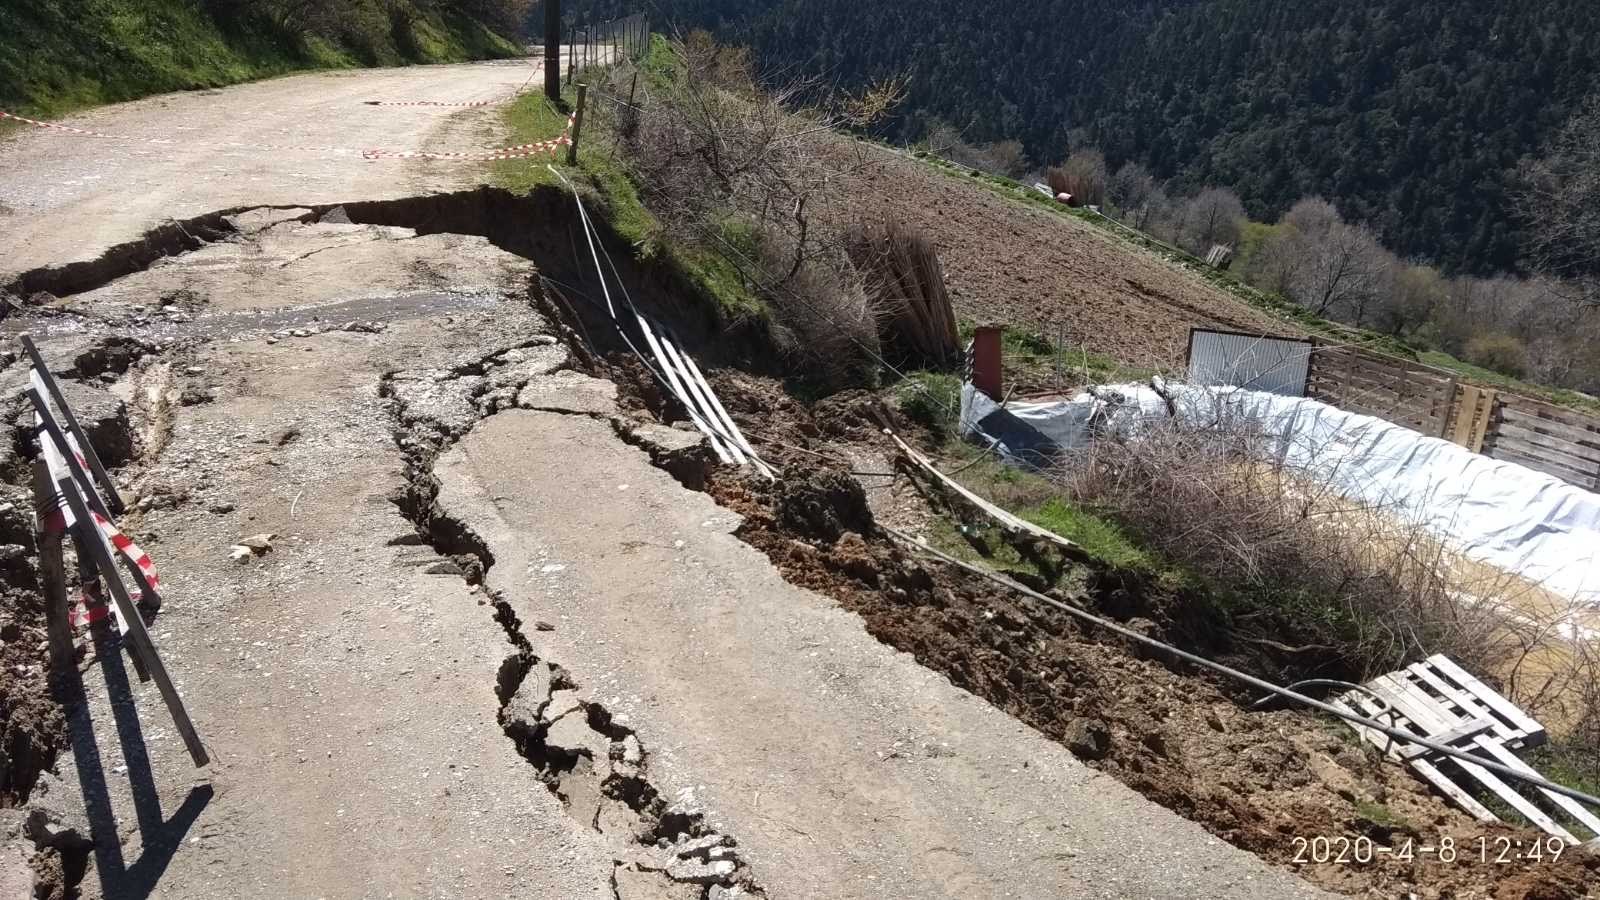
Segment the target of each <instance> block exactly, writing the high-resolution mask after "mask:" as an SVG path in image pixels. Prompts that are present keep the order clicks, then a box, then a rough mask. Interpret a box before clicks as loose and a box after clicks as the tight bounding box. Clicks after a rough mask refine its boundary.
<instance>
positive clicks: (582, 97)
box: [567, 84, 589, 166]
mask: <svg viewBox="0 0 1600 900" xmlns="http://www.w3.org/2000/svg"><path fill="white" fill-rule="evenodd" d="M588 99H589V86H588V85H587V84H580V85H578V106H577V109H576V110H574V112H573V116H572V143H571V144H570V145H568V146H567V165H569V166H575V165H577V164H578V138H579V136H580V135H582V134H583V106H584V103H585V101H587V100H588Z"/></svg>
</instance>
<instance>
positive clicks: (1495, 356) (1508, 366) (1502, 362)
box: [1463, 334, 1528, 378]
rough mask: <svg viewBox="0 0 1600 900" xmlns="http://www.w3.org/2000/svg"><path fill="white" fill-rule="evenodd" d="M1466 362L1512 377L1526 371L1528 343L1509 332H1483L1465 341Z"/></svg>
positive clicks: (1516, 376)
mask: <svg viewBox="0 0 1600 900" xmlns="http://www.w3.org/2000/svg"><path fill="white" fill-rule="evenodd" d="M1463 352H1464V354H1465V356H1466V357H1467V362H1469V363H1472V364H1473V365H1475V366H1482V367H1483V368H1485V369H1491V370H1493V371H1495V372H1499V373H1501V374H1502V375H1510V376H1511V377H1512V378H1521V377H1522V376H1523V374H1524V373H1526V372H1527V371H1528V345H1527V344H1524V343H1523V342H1522V341H1520V340H1518V339H1516V338H1514V337H1512V336H1511V335H1509V334H1483V335H1479V336H1477V337H1475V338H1473V339H1472V340H1470V341H1467V346H1466V348H1465V349H1464V351H1463Z"/></svg>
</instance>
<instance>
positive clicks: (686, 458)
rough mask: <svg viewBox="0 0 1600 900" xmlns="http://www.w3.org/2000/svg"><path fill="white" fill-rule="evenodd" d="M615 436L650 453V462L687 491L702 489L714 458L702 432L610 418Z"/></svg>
mask: <svg viewBox="0 0 1600 900" xmlns="http://www.w3.org/2000/svg"><path fill="white" fill-rule="evenodd" d="M612 423H613V425H614V426H615V427H616V429H617V435H618V436H619V437H621V438H622V439H623V440H624V441H627V442H628V443H629V444H632V445H633V446H635V447H638V448H639V449H641V450H643V451H645V452H646V453H648V454H650V462H651V464H652V465H654V466H656V467H657V468H659V469H661V470H663V471H665V472H667V473H668V474H670V475H671V476H672V477H673V478H674V479H676V480H677V482H678V483H679V484H681V485H683V486H684V487H686V488H688V489H689V490H691V491H703V490H705V489H706V479H707V477H708V475H709V473H710V471H711V469H712V467H714V466H715V465H717V458H716V455H715V454H714V453H712V451H711V445H710V443H708V442H707V441H706V439H705V435H703V434H701V433H700V432H699V431H696V430H694V429H693V428H692V427H690V428H687V429H685V428H668V427H667V426H665V425H659V424H656V423H654V422H651V423H649V424H643V425H641V424H637V423H634V422H631V421H629V420H625V419H620V418H614V419H612Z"/></svg>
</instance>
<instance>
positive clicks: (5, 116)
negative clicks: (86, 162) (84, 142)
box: [0, 109, 177, 144]
mask: <svg viewBox="0 0 1600 900" xmlns="http://www.w3.org/2000/svg"><path fill="white" fill-rule="evenodd" d="M0 119H15V120H17V121H18V122H22V123H25V124H28V125H35V126H38V127H39V128H48V129H50V130H51V131H65V132H69V133H71V134H81V135H84V136H86V137H97V138H109V139H110V140H113V141H128V142H131V143H138V144H175V143H177V141H172V140H168V139H166V138H134V137H123V136H121V135H115V134H106V133H105V132H103V131H90V130H89V129H87V128H73V127H72V126H71V125H58V124H56V123H55V122H41V121H39V120H38V119H30V118H28V117H26V116H19V115H17V114H16V113H9V112H6V111H5V110H3V109H0Z"/></svg>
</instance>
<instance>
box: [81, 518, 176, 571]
mask: <svg viewBox="0 0 1600 900" xmlns="http://www.w3.org/2000/svg"><path fill="white" fill-rule="evenodd" d="M91 515H93V516H94V523H95V525H97V526H99V528H100V534H101V535H102V536H103V537H104V538H105V539H106V540H108V541H110V542H111V546H112V547H114V548H116V551H117V552H118V553H120V554H122V555H123V556H124V557H125V558H126V559H127V560H128V561H129V562H131V563H133V564H134V565H135V566H137V567H138V569H139V571H140V573H142V574H143V575H144V580H145V583H146V584H148V585H150V587H151V588H152V589H154V588H157V587H160V586H161V577H160V576H158V575H157V574H156V564H155V563H153V562H151V561H150V554H148V553H146V552H144V551H143V550H141V549H139V545H138V544H135V543H134V542H133V538H130V537H128V536H127V535H125V534H123V533H122V531H121V529H119V528H117V526H116V523H114V522H112V521H110V520H109V519H107V518H106V517H105V516H102V515H100V514H99V513H91Z"/></svg>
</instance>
